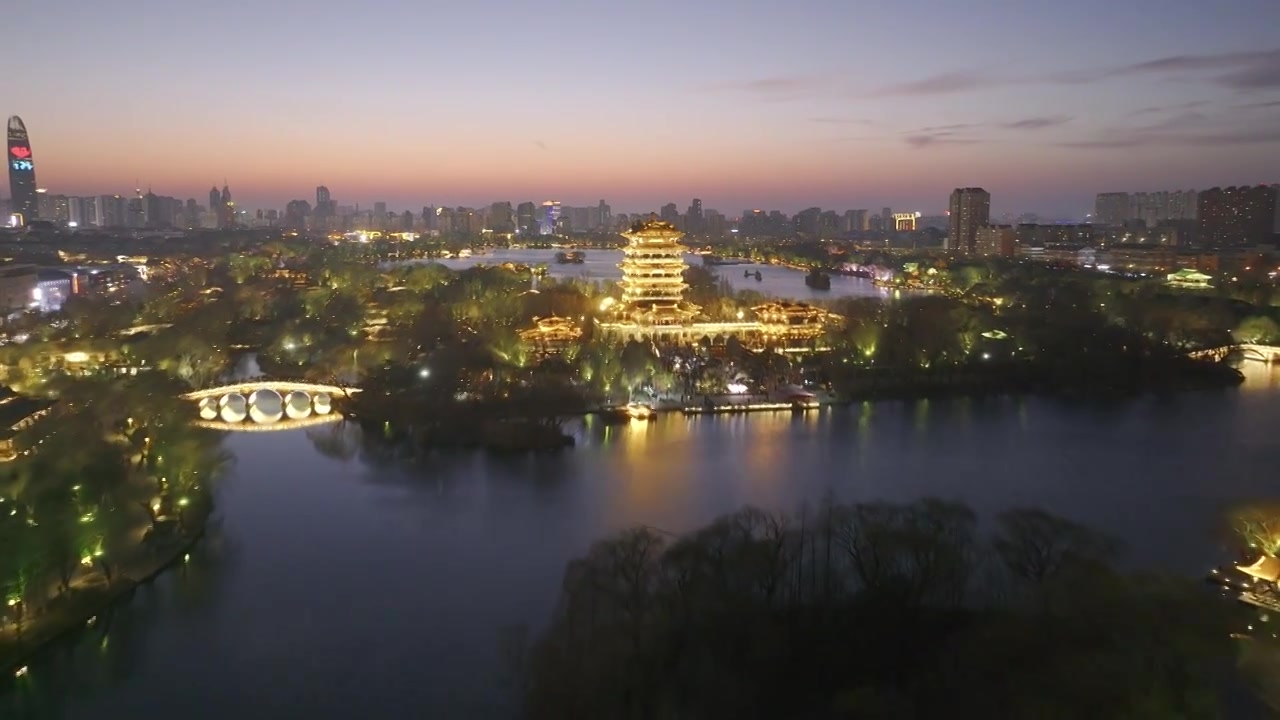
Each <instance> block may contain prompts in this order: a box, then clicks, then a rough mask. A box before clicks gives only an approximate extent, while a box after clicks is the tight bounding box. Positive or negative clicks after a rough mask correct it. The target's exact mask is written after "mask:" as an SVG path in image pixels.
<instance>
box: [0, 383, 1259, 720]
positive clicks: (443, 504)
mask: <svg viewBox="0 0 1280 720" xmlns="http://www.w3.org/2000/svg"><path fill="white" fill-rule="evenodd" d="M1242 369H1243V371H1244V373H1245V374H1246V376H1247V378H1248V380H1247V383H1246V385H1245V386H1244V387H1243V388H1242V389H1241V390H1239V391H1236V390H1231V391H1224V392H1206V393H1189V394H1182V395H1177V396H1173V397H1161V398H1147V399H1141V400H1135V401H1125V402H1117V403H1109V404H1084V403H1064V402H1059V401H1053V400H1047V399H1037V398H1026V399H1023V398H985V399H968V400H961V399H939V400H932V401H927V402H926V401H917V402H882V403H860V404H856V405H853V406H851V407H849V408H844V409H824V410H822V411H819V412H813V413H807V414H802V415H793V414H792V413H790V412H779V413H761V414H757V415H751V416H742V415H738V416H727V417H689V418H686V417H684V416H681V415H669V416H665V417H661V418H658V419H656V420H654V421H651V422H634V423H629V424H624V425H606V424H605V423H603V422H600V421H599V420H598V419H592V420H589V421H587V422H585V423H583V424H582V426H581V427H578V428H576V429H575V433H576V434H577V437H578V440H579V442H578V445H577V447H576V448H574V449H573V450H570V451H567V452H565V453H561V454H559V455H553V456H541V457H517V458H493V457H488V456H485V455H482V454H476V453H437V454H434V455H431V456H430V457H429V458H428V459H427V460H426V461H425V462H424V463H423V464H422V465H421V466H419V467H417V468H415V469H414V470H413V471H411V472H410V471H405V470H403V469H401V468H400V467H399V466H397V465H396V464H395V463H394V461H391V460H388V459H386V458H384V457H383V454H381V453H375V452H371V451H370V450H369V449H368V448H365V447H364V446H362V443H361V439H360V437H359V433H358V432H357V431H356V430H355V429H354V428H352V427H350V426H343V425H335V426H327V427H324V428H315V429H313V430H310V431H297V432H284V433H278V434H267V435H257V434H240V435H233V436H228V438H227V446H228V448H229V449H230V450H231V451H232V452H233V453H234V454H235V456H236V458H237V463H236V465H235V468H234V474H233V476H232V477H230V478H228V479H227V481H226V482H225V483H224V484H223V485H222V486H221V489H220V491H219V513H220V518H221V520H220V525H219V526H217V527H215V528H214V529H213V532H211V534H210V538H209V540H208V542H206V543H204V544H203V545H202V546H201V548H200V549H199V551H198V552H197V553H195V555H194V556H193V558H192V562H191V564H190V565H188V566H186V567H185V568H184V569H183V570H180V571H177V572H174V573H171V574H169V575H166V576H165V577H163V578H162V579H161V580H160V581H159V582H158V583H156V584H155V585H154V586H151V587H148V588H144V589H141V590H140V591H139V592H138V594H137V596H136V597H135V598H134V600H133V602H132V603H130V604H129V605H127V606H125V607H123V608H122V609H121V610H120V611H119V612H117V613H115V615H114V617H113V618H112V619H111V621H110V624H109V625H105V624H104V626H103V627H102V628H99V629H98V630H97V631H95V632H93V633H87V634H85V635H84V636H82V637H81V638H80V639H79V640H78V641H74V642H72V643H70V644H68V645H67V646H65V647H63V648H62V649H61V650H59V651H56V652H54V653H50V654H49V655H46V656H44V657H42V658H40V659H38V660H37V661H36V662H33V663H32V666H31V673H30V676H29V677H28V678H27V679H26V680H24V683H25V684H24V685H23V688H24V689H23V690H22V691H21V692H18V693H15V692H13V691H9V692H8V693H7V694H4V695H3V696H0V717H2V718H5V719H6V720H7V719H8V718H10V717H24V716H38V717H66V718H95V719H101V718H115V717H135V716H138V712H139V710H140V709H142V710H145V712H143V713H142V714H143V715H145V716H147V717H153V716H162V715H170V714H172V715H173V716H175V717H184V718H226V717H235V716H237V715H238V716H242V717H264V716H271V714H272V713H275V714H277V715H279V716H282V717H298V716H306V717H333V716H351V717H425V716H431V717H479V718H483V717H510V716H511V715H512V713H513V705H512V703H511V700H510V698H511V693H510V692H509V690H510V688H509V687H508V686H506V685H504V684H503V681H502V677H503V672H502V669H501V667H500V663H499V657H500V656H501V653H502V650H501V648H500V644H501V640H500V639H501V638H502V637H504V636H509V635H510V633H505V630H504V629H509V628H511V627H512V626H517V625H528V626H530V627H534V628H536V627H537V626H538V625H539V624H540V623H541V622H543V621H544V620H545V619H546V618H547V617H548V615H549V614H550V612H551V611H552V609H553V607H554V605H555V602H556V599H557V592H558V588H559V586H560V578H561V574H562V572H563V570H564V566H565V563H566V562H567V561H568V560H569V559H571V558H573V557H574V556H577V555H580V554H581V553H582V552H584V551H585V550H586V549H587V548H588V547H589V546H590V544H591V543H592V542H593V541H594V540H596V539H598V538H600V537H602V536H604V535H607V534H609V533H612V532H614V531H616V530H618V529H621V528H625V527H631V526H635V525H650V526H653V527H656V528H661V529H663V530H669V531H672V532H683V531H688V530H690V529H693V528H696V527H699V526H701V525H702V524H705V523H706V522H707V521H709V520H711V519H712V518H714V517H715V516H717V515H719V514H722V513H725V512H729V511H732V510H734V509H736V508H738V507H741V506H742V505H744V504H748V503H750V504H754V505H757V506H760V507H763V508H766V509H774V510H792V509H795V508H797V507H799V506H800V505H801V504H802V503H806V502H807V503H810V504H812V503H815V502H817V501H819V500H820V499H821V498H822V496H823V495H824V494H825V493H827V492H831V493H834V494H835V495H836V496H837V497H839V498H841V499H846V500H847V499H884V500H890V501H904V500H910V499H914V498H917V497H920V496H922V495H926V494H928V495H936V496H940V497H946V498H956V499H962V500H965V501H967V502H969V503H970V504H972V505H973V506H974V507H975V509H977V510H978V511H979V512H980V513H982V514H984V516H988V517H989V516H990V515H991V514H992V513H994V512H997V511H999V510H1001V509H1004V508H1007V507H1010V506H1014V505H1027V504H1035V505H1043V506H1046V507H1048V508H1050V509H1052V510H1054V511H1056V512H1059V513H1061V514H1064V515H1067V516H1069V517H1073V518H1076V519H1079V520H1082V521H1085V522H1088V523H1090V524H1093V525H1096V526H1098V527H1101V528H1103V529H1106V530H1109V531H1110V532H1113V533H1115V534H1117V535H1119V536H1121V537H1122V538H1124V540H1125V541H1126V542H1127V544H1128V547H1129V550H1130V557H1131V558H1132V560H1133V561H1134V562H1138V563H1143V564H1154V565H1158V566H1163V567H1168V568H1173V569H1176V570H1179V571H1183V572H1188V573H1196V572H1199V571H1201V570H1203V568H1205V567H1207V566H1208V565H1209V564H1210V563H1212V562H1215V561H1216V560H1217V559H1218V552H1219V546H1218V543H1217V541H1216V537H1217V536H1216V535H1215V533H1216V532H1217V530H1218V518H1219V517H1220V513H1221V511H1222V510H1223V508H1224V507H1226V506H1227V505H1229V504H1231V503H1234V502H1238V501H1241V500H1247V499H1252V498H1255V497H1258V496H1264V495H1267V494H1269V493H1273V492H1275V490H1276V489H1275V488H1274V483H1273V477H1274V472H1273V469H1274V468H1275V467H1276V466H1277V464H1278V463H1280V448H1278V447H1277V443H1276V442H1275V439H1274V438H1275V428H1276V427H1278V426H1280V402H1278V401H1280V368H1271V367H1268V366H1266V365H1263V364H1261V363H1255V362H1249V363H1245V364H1244V365H1243V366H1242ZM104 629H105V630H106V631H107V632H108V634H107V635H106V636H105V637H106V638H107V640H108V642H107V644H106V646H105V647H103V646H102V639H103V637H104V636H103V635H101V632H102V630H104ZM504 633H505V635H504ZM0 692H3V691H0ZM33 713H35V714H34V715H33Z"/></svg>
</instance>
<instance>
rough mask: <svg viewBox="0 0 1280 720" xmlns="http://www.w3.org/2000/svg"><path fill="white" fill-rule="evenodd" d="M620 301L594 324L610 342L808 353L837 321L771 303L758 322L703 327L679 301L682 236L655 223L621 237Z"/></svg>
mask: <svg viewBox="0 0 1280 720" xmlns="http://www.w3.org/2000/svg"><path fill="white" fill-rule="evenodd" d="M623 237H625V238H626V239H627V246H626V247H625V248H623V260H622V263H621V264H620V265H619V267H620V268H622V282H621V285H622V300H621V301H620V302H618V303H616V304H614V305H613V306H612V307H611V308H609V310H610V312H609V314H608V316H607V317H605V318H604V319H602V320H599V321H598V325H597V332H598V335H599V336H600V337H601V338H603V339H607V340H611V341H615V342H628V341H632V340H636V341H642V342H655V343H660V344H694V343H700V342H705V341H709V342H711V343H713V344H723V343H724V342H725V341H727V340H728V338H730V337H737V338H738V340H739V341H740V342H742V343H743V344H744V345H746V346H748V347H766V346H769V347H780V348H785V349H791V350H807V349H813V345H814V343H815V342H816V341H817V340H818V339H819V338H820V337H821V336H822V334H823V333H824V332H825V331H826V328H827V327H828V325H829V324H830V323H832V322H838V321H839V318H838V316H835V315H832V314H831V313H828V312H826V311H824V310H822V309H820V308H816V307H813V306H811V305H806V304H804V303H785V302H773V303H768V304H766V305H761V306H759V307H756V308H753V310H754V311H755V313H756V315H757V316H758V317H759V320H758V321H739V322H704V321H700V319H699V318H700V315H701V308H699V307H698V306H697V305H694V304H692V303H690V302H688V301H686V300H685V299H684V291H685V289H686V288H687V287H688V286H687V285H685V282H684V271H685V267H686V264H685V261H684V254H685V247H684V246H683V245H681V244H680V239H681V238H682V237H684V233H682V232H680V231H679V230H677V229H676V228H675V227H674V226H673V225H671V224H670V223H667V222H662V221H659V220H648V221H644V222H640V223H637V224H636V225H634V226H632V228H631V230H630V231H628V232H625V233H623Z"/></svg>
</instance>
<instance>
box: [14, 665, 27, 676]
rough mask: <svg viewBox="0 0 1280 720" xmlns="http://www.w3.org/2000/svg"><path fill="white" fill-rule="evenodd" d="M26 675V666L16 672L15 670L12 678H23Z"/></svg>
mask: <svg viewBox="0 0 1280 720" xmlns="http://www.w3.org/2000/svg"><path fill="white" fill-rule="evenodd" d="M26 674H27V666H26V665H23V666H22V667H20V668H18V669H17V670H15V671H14V672H13V676H14V677H16V678H20V677H24V676H25V675H26Z"/></svg>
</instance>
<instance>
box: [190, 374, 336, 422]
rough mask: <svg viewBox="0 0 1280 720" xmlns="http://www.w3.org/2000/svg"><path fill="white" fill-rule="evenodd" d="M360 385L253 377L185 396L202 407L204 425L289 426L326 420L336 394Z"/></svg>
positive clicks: (201, 415) (331, 409) (201, 417)
mask: <svg viewBox="0 0 1280 720" xmlns="http://www.w3.org/2000/svg"><path fill="white" fill-rule="evenodd" d="M358 392H360V388H354V387H343V386H340V385H325V384H320V383H305V382H290V381H287V380H256V381H255V380H251V381H247V382H241V383H235V384H232V385H222V386H219V387H213V388H206V389H204V390H196V391H195V392H189V393H187V394H186V395H183V396H182V397H183V399H186V400H193V401H195V402H196V403H197V405H198V407H199V410H200V420H201V424H202V425H207V426H210V427H218V428H222V429H245V430H248V429H255V430H259V429H260V430H266V429H268V428H269V429H273V430H274V429H280V430H284V429H288V428H290V427H295V426H300V425H310V424H313V423H315V422H320V421H321V418H324V419H325V420H327V419H328V418H329V417H333V418H334V419H336V417H337V416H331V415H330V413H331V412H332V411H333V407H332V401H333V398H335V397H350V396H351V395H352V394H354V393H358Z"/></svg>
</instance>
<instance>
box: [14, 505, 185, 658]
mask: <svg viewBox="0 0 1280 720" xmlns="http://www.w3.org/2000/svg"><path fill="white" fill-rule="evenodd" d="M203 536H204V522H203V521H200V523H199V526H198V527H196V528H195V529H193V530H190V531H188V532H186V533H176V534H174V535H171V536H169V537H167V538H164V539H162V540H157V541H144V542H143V543H142V544H141V545H139V546H138V548H137V551H136V553H135V555H134V557H132V558H130V559H129V560H128V561H126V562H124V563H122V564H121V566H120V567H118V568H116V570H115V572H114V573H113V577H112V578H111V581H110V582H108V581H107V578H106V576H105V575H104V574H103V572H102V571H101V569H100V568H97V567H96V566H95V568H94V569H93V570H92V571H89V572H85V573H83V574H82V575H81V576H80V577H78V578H77V579H76V580H75V581H73V582H72V584H71V588H70V589H69V590H67V592H65V593H63V594H62V595H61V596H58V597H55V598H53V599H52V600H50V601H49V602H48V603H47V604H46V605H45V606H44V607H42V608H41V609H40V610H39V613H38V614H37V615H35V616H34V617H31V618H29V619H27V620H26V621H25V622H23V623H21V625H18V624H12V623H11V624H8V625H5V626H3V627H0V677H3V676H4V675H12V676H15V677H19V678H20V677H22V676H23V675H25V674H26V665H25V663H27V662H28V661H29V660H30V659H31V658H32V657H34V656H35V655H36V654H37V653H39V652H40V651H41V650H42V649H44V647H45V646H47V645H49V644H50V643H52V642H54V641H56V640H58V639H59V638H61V637H63V636H65V635H68V634H70V633H72V632H74V631H76V630H78V629H80V628H83V627H86V626H87V627H93V625H94V624H96V621H97V618H98V616H99V615H101V614H102V613H103V612H105V611H107V610H109V609H110V608H111V607H112V606H113V605H114V604H115V603H116V602H118V601H120V600H122V599H124V598H127V597H129V596H130V595H131V594H132V593H133V591H134V590H135V589H137V588H138V586H140V585H144V584H146V583H148V582H151V581H152V580H154V579H155V578H156V577H158V576H159V575H160V574H161V573H163V572H164V571H165V570H167V569H168V568H170V567H172V566H173V565H175V564H177V563H178V562H180V561H182V560H183V559H184V558H185V557H186V556H187V554H188V553H189V552H190V550H191V548H192V547H193V546H194V545H195V544H196V543H197V542H199V540H200V538H201V537H203Z"/></svg>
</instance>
